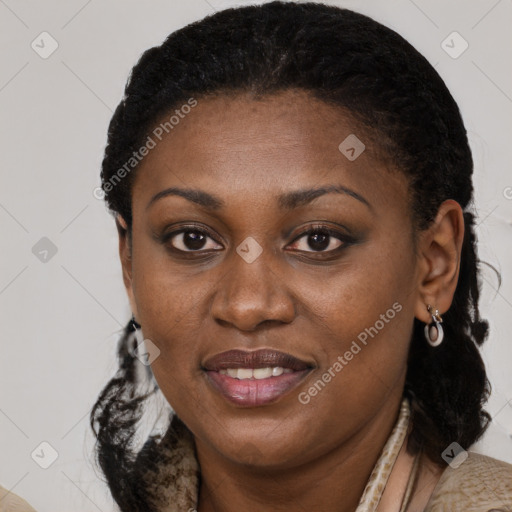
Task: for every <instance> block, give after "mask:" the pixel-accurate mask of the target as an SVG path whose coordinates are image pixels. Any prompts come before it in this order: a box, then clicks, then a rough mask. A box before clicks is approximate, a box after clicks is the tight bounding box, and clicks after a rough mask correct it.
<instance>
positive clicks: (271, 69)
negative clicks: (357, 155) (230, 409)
mask: <svg viewBox="0 0 512 512" xmlns="http://www.w3.org/2000/svg"><path fill="white" fill-rule="evenodd" d="M288 89H298V90H304V91H307V92H308V93H309V94H310V95H312V96H313V97H315V98H318V99H320V100H322V101H324V102H327V103H329V104H331V105H333V108H341V109H343V110H344V111H345V112H347V113H348V115H350V116H352V117H353V119H354V120H355V121H356V123H357V124H358V126H359V127H360V130H361V132H364V135H365V136H366V137H368V138H369V139H371V140H372V141H374V143H375V145H376V146H377V147H378V148H379V149H380V151H379V153H380V154H382V158H383V159H385V160H387V161H388V162H391V163H392V164H393V167H394V168H397V169H398V170H399V171H400V172H402V173H403V174H404V175H405V176H407V177H408V181H409V184H410V201H411V208H412V215H413V222H414V224H413V225H414V227H415V230H416V233H418V232H419V231H421V230H424V229H426V228H427V227H428V226H429V225H431V223H432V221H433V220H434V219H435V216H436V213H437V211H438V208H439V206H440V205H441V203H442V202H443V201H444V200H446V199H454V200H456V201H457V202H458V203H459V204H460V205H461V207H462V208H463V211H464V224H465V235H464V242H463V246H462V258H461V267H460V276H459V281H458V284H457V289H456V292H455V296H454V299H453V303H452V305H451V307H450V309H449V311H447V312H446V314H445V315H444V323H443V326H444V329H445V337H446V342H445V343H443V344H442V345H441V346H439V347H436V348H432V347H430V346H429V345H428V344H427V343H426V342H425V339H424V336H423V327H424V325H423V324H422V322H420V321H418V320H417V319H415V320H414V322H415V323H414V329H413V336H412V340H411V345H410V352H409V361H408V373H407V377H406V384H405V391H404V393H405V394H406V396H408V397H409V398H410V401H411V407H412V422H413V432H412V435H411V443H410V449H411V450H413V451H414V450H417V449H418V448H419V447H420V446H422V447H423V449H424V451H425V453H426V454H427V455H428V457H429V458H430V459H431V460H433V461H435V462H437V463H439V464H443V462H442V459H441V453H442V452H443V450H444V449H445V448H446V447H447V446H448V445H449V444H450V443H452V442H453V441H456V442H458V443H459V444H460V445H461V446H463V447H466V448H467V447H469V446H470V445H471V444H473V443H474V442H475V441H476V440H477V439H478V438H479V437H480V436H481V435H482V434H483V432H484V430H485V428H486V427H487V425H488V423H489V420H490V417H489V415H488V414H487V413H486V412H485V411H483V409H482V407H483V404H484V403H485V402H486V400H487V398H488V395H489V392H490V386H489V383H488V380H487V377H486V372H485V368H484V364H483V361H482V359H481V356H480V353H479V350H478V346H480V345H481V344H482V343H483V342H484V340H485V338H486V337H487V334H488V324H487V322H486V321H485V320H482V319H481V318H480V315H479V310H478V301H479V280H478V274H479V260H478V259H477V255H476V238H475V233H474V220H475V219H474V214H473V213H472V210H473V207H474V206H473V184H472V172H473V161H472V156H471V151H470V148H469V145H468V140H467V135H466V130H465V127H464V124H463V120H462V117H461V114H460V112H459V109H458V106H457V104H456V103H455V101H454V99H453V97H452V96H451V94H450V92H449V91H448V89H447V87H446V85H445V84H444V82H443V80H442V79H441V78H440V76H439V75H438V73H437V72H436V71H435V69H434V68H433V67H432V66H431V65H430V64H429V63H428V62H427V60H426V59H425V58H424V57H423V56H422V55H421V54H420V53H418V52H417V51H416V50H415V49H414V48H413V47H412V46H411V45H410V44H409V43H408V42H407V41H405V40H404V39H403V38H402V37H401V36H400V35H398V34H397V33H395V32H394V31H393V30H391V29H389V28H386V27H385V26H383V25H381V24H379V23H377V22H376V21H374V20H372V19H371V18H369V17H366V16H363V15H361V14H358V13H355V12H352V11H350V10H347V9H341V8H337V7H332V6H326V5H322V4H316V3H300V4H299V3H294V2H286V3H285V2H271V3H267V4H264V5H260V6H247V7H242V8H234V9H227V10H224V11H221V12H218V13H216V14H213V15H211V16H208V17H206V18H205V19H203V20H201V21H198V22H195V23H192V24H190V25H188V26H186V27H184V28H182V29H180V30H178V31H176V32H174V33H173V34H171V35H170V36H169V37H168V38H167V39H166V40H165V41H164V43H163V44H162V45H161V46H158V47H155V48H151V49H149V50H147V51H146V52H145V53H144V54H143V55H142V56H141V58H140V60H139V62H138V63H137V65H136V66H135V67H134V68H133V70H132V72H131V75H130V77H129V80H128V83H127V85H126V89H125V95H124V98H123V100H122V101H121V103H120V104H119V105H118V107H117V109H116V111H115V113H114V115H113V117H112V120H111V122H110V126H109V130H108V143H107V146H106V149H105V156H104V159H103V164H102V171H101V178H102V187H103V190H104V191H105V194H106V196H105V199H106V202H107V204H108V207H109V209H110V211H111V212H112V213H114V214H120V215H121V216H122V217H123V218H124V219H125V221H126V222H127V226H128V229H127V231H128V236H129V238H130V239H131V226H132V212H131V186H132V182H133V179H134V175H135V173H136V166H135V167H134V169H133V170H132V171H131V172H129V173H124V174H126V175H125V176H123V178H122V179H120V180H119V179H117V180H116V181H115V182H114V181H113V180H114V179H115V178H116V173H117V177H118V176H119V169H120V168H121V167H122V166H123V165H124V164H125V163H126V162H127V161H129V159H130V157H131V156H132V153H133V152H134V151H136V150H137V149H138V148H140V147H141V145H142V144H143V143H144V141H145V140H146V139H147V137H148V135H149V134H150V133H151V132H152V129H153V127H154V126H155V125H156V123H158V122H159V121H160V120H161V119H162V118H164V117H165V116H166V115H168V114H169V112H172V111H173V110H174V109H176V108H177V107H179V106H180V105H183V104H186V103H187V102H190V99H191V98H197V99H199V101H200V98H201V97H206V96H207V95H212V94H224V95H235V94H239V93H241V92H249V93H251V94H253V96H254V97H258V96H259V97H261V96H263V95H269V94H272V93H276V92H279V91H283V90H288ZM132 339H133V338H132V337H131V332H130V329H129V327H127V328H126V330H125V332H124V335H123V336H122V338H121V340H120V343H119V358H120V368H119V370H118V373H117V374H116V376H115V377H114V378H113V379H112V380H111V381H110V382H109V383H108V384H107V385H106V387H105V389H104V390H103V392H102V394H101V395H100V397H99V398H98V401H97V403H96V404H95V406H94V408H93V410H92V412H91V426H92V427H93V430H94V432H95V434H96V436H97V455H98V459H99V463H100V465H101V468H102V470H103V472H104V473H105V475H106V478H107V481H108V484H109V486H110V489H111V491H112V494H113V496H114V498H115V500H116V501H117V503H118V504H119V506H120V507H121V509H122V510H134V509H137V510H139V509H140V510H147V511H150V510H156V509H154V508H152V505H151V503H152V502H151V496H150V495H149V494H150V493H149V491H148V490H147V488H145V487H144V484H143V483H142V482H143V480H141V479H140V478H139V476H140V475H141V474H142V473H143V472H144V470H145V469H146V464H147V463H148V461H153V463H154V464H157V463H160V462H163V461H162V460H161V459H159V447H158V444H157V442H156V441H157V437H155V436H154V437H151V436H150V437H149V439H148V441H147V442H146V444H145V445H144V447H143V448H142V449H141V450H139V451H138V452H136V451H135V449H134V448H133V443H132V438H133V436H134V435H135V433H136V430H137V424H138V422H139V421H140V419H141V417H142V413H143V403H144V401H145V400H146V398H147V397H148V396H150V395H151V394H152V393H156V392H157V391H158V386H157V385H156V384H154V385H153V388H152V389H150V391H146V392H145V393H143V392H142V391H140V389H139V387H140V383H138V381H137V378H136V372H135V370H134V368H135V365H136V364H137V360H136V359H135V357H134V355H133V350H129V349H128V348H127V347H128V346H129V345H130V343H132V341H131V340H132ZM171 418H173V419H172V423H170V424H169V428H168V430H167V433H166V435H168V436H172V435H173V428H175V426H176V425H178V423H177V419H176V416H173V415H172V413H171V414H170V419H171ZM155 461H156V462H155Z"/></svg>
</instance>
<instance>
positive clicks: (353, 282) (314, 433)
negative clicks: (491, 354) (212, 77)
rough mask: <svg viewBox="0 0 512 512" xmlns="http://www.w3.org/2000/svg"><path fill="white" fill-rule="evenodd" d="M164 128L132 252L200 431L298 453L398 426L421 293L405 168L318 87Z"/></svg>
mask: <svg viewBox="0 0 512 512" xmlns="http://www.w3.org/2000/svg"><path fill="white" fill-rule="evenodd" d="M169 116H170V115H169ZM169 116H167V118H166V119H168V117H169ZM158 133H159V132H158ZM351 134H353V135H355V136H356V137H357V138H358V139H360V141H361V142H362V143H363V144H365V146H366V147H365V149H364V151H363V152H362V153H360V154H359V156H357V155H358V153H359V152H360V151H361V149H363V147H362V146H361V145H360V143H359V142H357V140H356V139H354V138H353V136H351ZM164 135H165V137H162V140H161V141H160V140H158V138H157V137H155V136H154V135H153V136H152V138H153V139H154V141H155V142H156V146H155V147H154V148H153V149H151V150H150V151H149V154H148V155H147V156H146V157H145V158H144V160H143V161H142V162H141V164H140V165H139V168H138V169H137V175H136V179H135V182H134V187H133V196H132V208H133V231H132V236H133V252H132V254H131V260H130V259H128V257H127V254H128V253H127V245H126V240H121V246H120V247H121V255H122V259H123V268H124V273H125V283H126V286H127V288H128V293H129V296H130V300H131V304H132V308H133V311H134V313H135V316H136V318H137V320H138V321H139V322H140V324H141V325H142V330H143V334H144V337H145V338H147V339H149V340H151V342H152V344H154V345H155V346H156V347H158V349H159V351H160V353H159V355H158V357H156V359H155V360H154V362H153V363H152V370H153V372H154V375H155V378H156V380H157V382H158V384H159V386H160V388H161V390H162V392H163V394H164V395H165V397H166V399H167V400H168V401H169V403H170V404H171V406H172V407H173V409H174V410H175V411H176V413H177V414H178V416H179V417H180V418H181V419H182V420H183V421H184V422H185V424H186V425H187V426H188V427H189V429H190V430H191V431H192V432H193V434H194V436H195V438H196V443H197V445H198V447H200V449H201V450H204V452H205V453H206V452H210V453H212V454H213V453H215V454H216V455H215V456H217V457H224V458H226V459H229V460H231V461H234V462H241V463H246V462H252V463H255V464H265V465H267V466H274V467H287V466H289V467H292V466H294V465H295V466H296V465H298V464H301V463H304V462H307V461H310V460H312V459H313V458H315V457H317V456H319V455H320V454H321V453H327V452H329V451H331V450H333V449H335V448H336V447H337V446H341V445H342V444H343V443H345V442H346V441H347V440H348V439H350V438H351V437H352V436H354V435H355V434H357V433H359V432H361V431H362V430H364V429H365V428H369V425H371V424H372V423H373V424H374V428H375V429H376V431H377V430H378V425H381V426H383V428H384V427H385V428H386V429H389V425H390V421H391V420H392V419H393V418H394V417H395V415H396V411H397V406H398V403H399V402H400V398H401V396H402V390H403V384H404V378H405V372H406V359H407V352H408V344H409V340H410V338H411V334H412V327H413V319H414V315H415V310H416V309H417V307H418V303H419V302H420V299H419V294H418V291H417V280H418V279H417V275H418V265H417V260H416V255H415V251H414V247H413V242H412V240H413V238H412V236H413V235H412V233H413V228H412V225H411V213H410V210H409V206H408V202H407V198H408V188H407V182H406V179H405V178H404V176H403V175H402V174H400V173H396V172H391V171H390V170H389V169H387V168H386V167H385V165H384V164H383V163H381V161H379V160H378V159H377V158H376V156H375V155H376V149H375V148H374V147H373V146H372V144H371V142H370V141H369V140H366V139H365V137H364V135H363V134H362V133H361V132H360V131H359V129H358V127H357V126H356V125H355V124H353V122H352V121H351V120H350V119H348V118H347V117H346V116H344V115H343V113H342V111H341V110H339V109H336V108H334V107H332V106H328V105H327V104H324V103H322V102H321V101H319V100H316V99H313V98H312V97H310V96H309V95H307V94H306V93H304V92H297V91H295V92H292V91H286V92H283V93H279V94H276V95H273V96H268V97H265V98H264V99H262V100H252V99H250V98H249V97H248V96H245V95H239V96H236V97H227V96H219V97H216V98H208V99H198V103H197V105H196V106H195V107H194V108H192V109H190V112H189V113H188V114H187V115H182V117H180V120H179V123H177V124H176V125H175V126H174V128H172V130H169V134H165V131H164ZM349 136H351V137H350V138H349V139H348V140H347V142H346V143H345V145H342V147H341V150H340V149H339V146H340V144H341V143H342V142H343V141H344V140H345V139H347V137H349ZM351 148H354V151H352V149H351ZM354 157H356V158H354ZM169 189H177V190H179V191H185V190H186V191H187V192H188V194H189V198H185V197H183V195H180V194H181V192H180V193H170V192H169V193H168V194H162V192H163V191H168V190H169ZM319 189H322V190H324V192H318V193H317V192H315V190H319ZM157 194H160V196H159V197H158V198H156V199H155V196H156V195H157ZM315 230H316V231H315ZM178 231H181V233H175V232H178ZM172 233H175V234H174V235H173V236H169V235H171V234H172ZM263 349H265V351H263ZM232 351H246V352H256V351H259V352H257V353H256V354H252V355H251V354H248V355H247V354H245V355H244V354H243V353H241V352H232ZM150 352H151V350H150ZM225 352H228V354H222V353H225ZM219 354H220V356H219V357H216V358H215V359H212V358H214V356H218V355H219ZM287 355H288V356H287ZM253 356H256V357H254V358H251V357H253ZM289 356H292V357H291V358H290V357H289ZM240 368H241V369H240ZM251 368H252V369H253V370H254V369H256V370H259V371H256V372H253V371H251ZM264 368H267V369H264ZM268 368H270V370H269V369H268ZM281 368H288V369H283V370H282V369H281ZM281 372H282V374H281V375H279V374H280V373H281ZM271 373H272V375H270V374H271ZM255 377H258V378H255ZM387 433H388V432H386V435H387ZM378 437H379V436H378V435H376V439H377V438H378Z"/></svg>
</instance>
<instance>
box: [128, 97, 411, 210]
mask: <svg viewBox="0 0 512 512" xmlns="http://www.w3.org/2000/svg"><path fill="white" fill-rule="evenodd" d="M177 110H179V107H177ZM185 111H186V112H187V113H186V114H185V113H184V112H185ZM175 112H176V109H175V110H173V111H172V112H170V113H168V114H165V115H164V116H162V118H161V119H160V120H159V121H158V122H157V123H155V125H154V127H153V131H152V132H151V136H152V138H153V140H154V142H155V146H154V148H153V149H151V151H150V152H149V154H148V155H147V156H146V157H145V158H144V160H143V161H142V162H141V163H140V164H139V167H138V169H137V173H136V175H137V176H136V180H135V185H134V201H135V196H136V195H137V196H139V197H141V198H142V197H143V198H144V200H146V201H149V200H150V196H151V194H155V193H158V192H159V191H161V190H163V189H164V188H168V187H171V186H181V187H197V188H201V189H203V190H208V191H211V192H212V193H214V194H215V195H218V196H222V197H226V198H229V197H230V196H231V197H234V196H235V195H236V196H237V197H240V195H241V194H244V195H245V196H246V197H253V198H258V200H259V201H260V204H261V198H262V197H263V195H264V196H265V197H267V198H268V199H269V200H270V199H271V195H272V194H271V193H270V191H275V192H276V196H277V195H278V193H280V192H286V191H290V190H293V189H298V188H304V187H313V186H319V185H324V184H333V183H337V184H340V185H343V186H346V187H350V188H352V189H356V191H361V192H363V191H364V194H362V195H365V197H367V198H368V199H369V200H370V202H372V201H373V202H377V203H381V204H388V205H396V204H397V202H398V203H403V204H405V203H406V202H407V201H408V198H407V180H406V179H405V176H404V175H403V174H402V173H400V172H398V173H397V172H394V170H393V169H390V168H389V167H388V166H387V165H386V164H385V163H384V162H383V161H382V160H381V159H379V158H378V155H379V148H377V147H376V146H375V144H374V143H373V142H372V141H371V140H370V138H369V137H367V136H366V134H365V133H364V132H363V131H362V130H361V128H360V126H359V125H358V124H357V123H355V122H354V120H353V119H352V118H351V116H349V115H348V114H347V112H345V111H344V110H343V109H341V108H339V107H336V106H333V105H330V104H327V103H325V102H323V101H321V100H318V99H316V98H314V97H312V96H311V95H310V94H308V93H306V92H304V91H296V90H288V91H283V92H279V93H276V94H272V95H267V96H264V97H262V98H260V99H255V98H254V97H252V96H250V95H249V94H245V93H244V94H237V95H227V94H224V95H223V94H219V95H216V96H211V97H203V98H197V105H196V106H195V107H193V108H191V109H184V111H183V112H181V115H180V116H179V118H178V116H176V115H175V116H174V119H173V121H174V123H173V124H172V125H171V124H170V123H167V125H165V123H166V121H169V119H170V117H171V116H172V115H173V114H174V113H175ZM163 126H167V130H165V129H162V127H163ZM171 126H172V128H171ZM159 127H160V129H159ZM155 133H156V134H157V135H158V136H156V135H155ZM160 139H161V140H160ZM370 198H371V199H370Z"/></svg>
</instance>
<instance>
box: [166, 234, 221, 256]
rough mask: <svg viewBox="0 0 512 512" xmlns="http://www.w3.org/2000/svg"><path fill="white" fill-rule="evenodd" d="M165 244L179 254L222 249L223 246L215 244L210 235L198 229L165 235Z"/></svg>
mask: <svg viewBox="0 0 512 512" xmlns="http://www.w3.org/2000/svg"><path fill="white" fill-rule="evenodd" d="M208 240H210V242H208ZM164 242H166V243H167V245H170V246H171V248H172V249H173V250H176V251H178V252H202V251H211V250H218V249H219V248H220V249H222V246H221V245H219V244H217V242H215V240H214V239H213V238H212V236H211V235H210V233H208V232H207V231H205V230H203V229H198V228H184V229H181V230H179V231H174V232H172V233H169V234H168V235H165V240H164ZM212 242H214V243H212Z"/></svg>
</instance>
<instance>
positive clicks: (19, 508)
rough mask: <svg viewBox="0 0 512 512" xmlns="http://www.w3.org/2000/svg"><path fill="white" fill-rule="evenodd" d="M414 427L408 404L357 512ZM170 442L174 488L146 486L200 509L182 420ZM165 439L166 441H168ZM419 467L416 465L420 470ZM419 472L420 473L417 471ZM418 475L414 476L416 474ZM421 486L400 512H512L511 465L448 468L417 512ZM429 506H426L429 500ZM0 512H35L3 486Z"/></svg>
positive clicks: (156, 481) (379, 489) (369, 506)
mask: <svg viewBox="0 0 512 512" xmlns="http://www.w3.org/2000/svg"><path fill="white" fill-rule="evenodd" d="M408 423H409V407H408V403H407V402H406V401H405V400H404V402H402V407H401V410H400V414H399V418H398V420H397V422H396V424H395V427H394V429H393V432H392V433H391V435H390V437H389V439H388V441H387V442H386V445H385V446H384V448H383V450H382V454H381V456H380V458H379V460H378V461H377V463H376V465H375V467H374V470H373V472H372V475H371V476H370V478H369V480H368V483H367V485H366V488H365V491H364V493H363V496H362V497H361V501H360V505H359V507H358V508H357V511H356V512H369V511H375V510H376V509H377V506H378V503H379V501H380V498H381V496H382V494H383V491H384V489H385V488H386V483H387V481H388V478H389V476H390V473H391V470H392V467H393V465H394V463H395V460H396V458H397V456H398V452H399V451H400V449H401V447H402V445H403V444H404V439H405V433H406V430H407V427H408ZM173 427H174V428H173V433H174V435H173V436H171V437H170V439H171V441H170V442H167V443H165V442H162V446H161V449H162V451H163V452H164V453H166V454H167V455H168V457H167V461H168V465H166V467H172V468H173V472H172V473H173V480H172V481H171V482H170V485H169V472H168V471H166V468H160V469H159V470H158V472H157V473H156V474H151V473H150V472H149V471H148V473H147V475H144V480H146V479H147V482H146V483H147V485H149V486H155V487H158V486H159V485H160V482H162V481H163V480H162V479H163V478H164V477H165V482H166V484H167V485H166V491H167V500H166V501H167V503H165V504H162V507H161V510H162V512H183V511H184V510H190V509H195V507H196V500H197V492H198V475H199V468H198V463H197V459H196V457H195V451H194V441H193V438H192V434H191V433H190V431H188V429H187V428H186V427H185V426H184V425H183V423H181V422H180V421H179V420H178V418H177V417H175V418H173ZM164 439H165V438H164ZM415 466H417V464H415ZM415 469H416V470H417V467H415ZM414 472H415V471H413V474H414ZM415 483H417V481H416V480H415V479H414V478H410V483H409V485H408V488H407V490H406V498H404V500H405V501H403V502H402V506H401V508H400V507H399V508H400V510H402V511H406V512H420V510H421V511H422V512H512V465H511V464H507V463H506V462H502V461H499V460H496V459H493V458H491V457H486V456H484V455H479V454H477V453H472V452H469V453H468V458H467V459H466V460H465V461H464V462H462V464H461V465H459V466H458V467H457V468H456V469H455V467H453V468H452V467H450V466H448V467H447V468H446V469H445V470H444V471H443V473H442V475H441V478H440V479H439V481H438V482H437V484H436V486H435V488H434V490H433V492H432V495H431V496H430V499H429V500H428V503H427V505H426V506H425V507H424V508H423V505H422V506H421V508H419V509H418V510H416V507H415V506H414V504H411V507H409V498H410V497H411V496H412V495H413V494H415V493H416V492H421V489H415V487H416V485H415ZM425 501H427V500H426V499H425ZM411 503H413V502H411ZM0 512H36V511H35V510H34V509H33V508H32V507H31V506H30V505H29V504H28V503H27V502H26V501H24V500H23V499H21V498H20V497H18V496H16V495H15V494H13V493H12V492H9V491H7V489H4V488H3V487H1V486H0Z"/></svg>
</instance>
